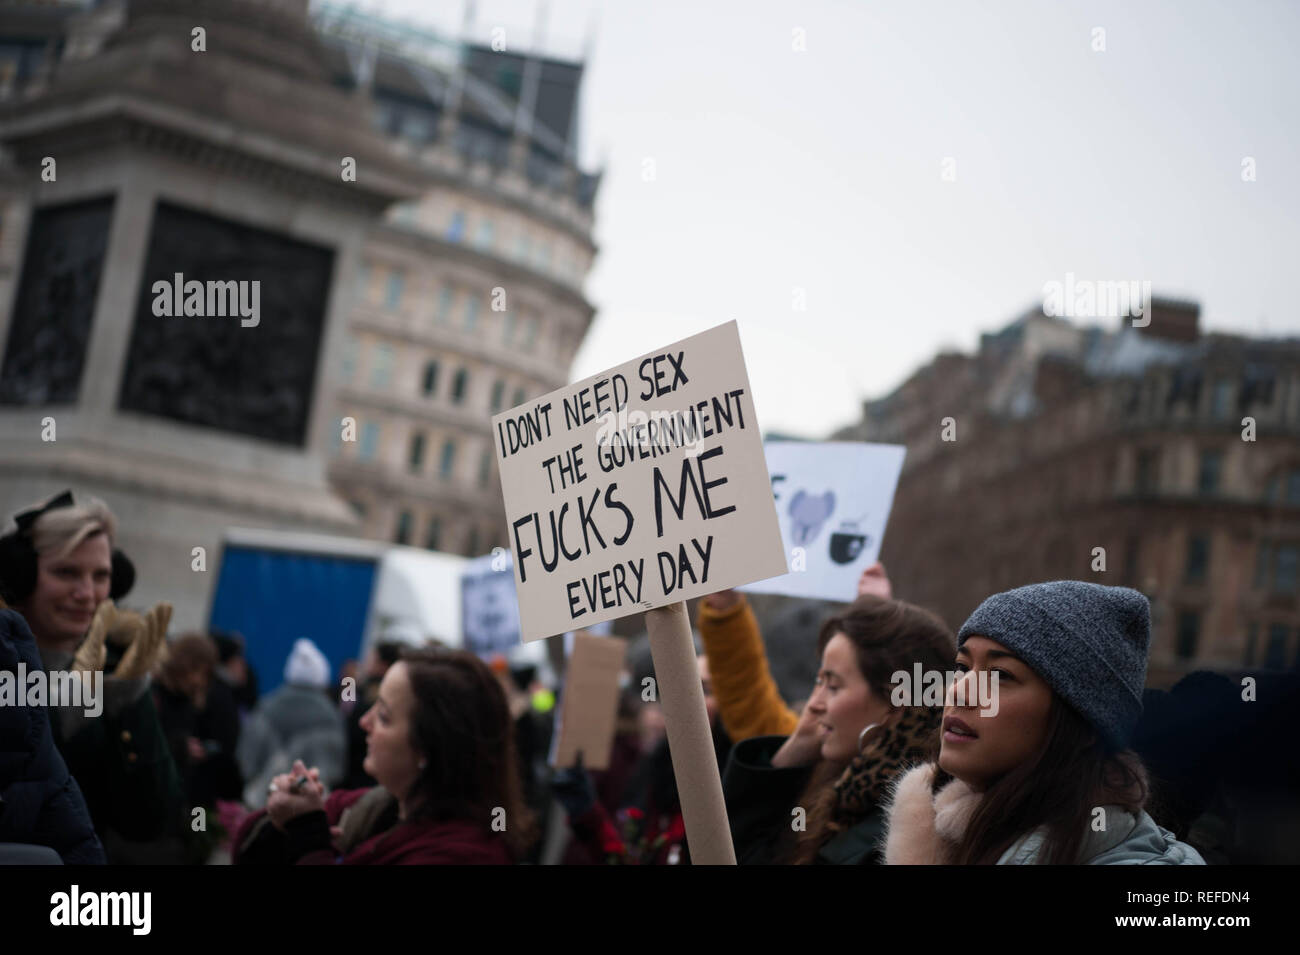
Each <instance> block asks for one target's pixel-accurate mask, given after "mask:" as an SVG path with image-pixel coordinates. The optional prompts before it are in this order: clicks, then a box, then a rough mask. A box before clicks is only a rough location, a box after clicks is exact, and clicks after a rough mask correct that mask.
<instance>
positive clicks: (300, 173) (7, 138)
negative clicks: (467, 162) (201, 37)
mask: <svg viewBox="0 0 1300 955" xmlns="http://www.w3.org/2000/svg"><path fill="white" fill-rule="evenodd" d="M0 141H4V142H6V143H7V144H9V145H11V146H12V147H13V148H14V151H15V153H16V154H17V155H18V158H19V161H20V162H23V161H26V162H35V161H38V160H39V157H41V156H42V155H49V154H51V151H52V147H53V146H54V144H58V147H57V152H56V153H55V154H58V155H68V154H70V153H81V152H88V151H92V150H97V149H103V148H104V147H105V146H108V145H113V144H127V143H136V144H147V145H149V146H151V147H153V148H156V149H161V150H163V151H165V152H168V153H171V154H173V155H175V156H177V157H180V158H184V159H185V160H187V161H190V162H197V163H200V164H206V165H212V166H217V167H227V168H229V167H230V166H234V167H235V168H237V169H239V172H240V173H241V175H243V176H244V177H247V178H260V179H262V180H264V181H266V182H269V183H271V184H273V185H276V186H278V187H279V188H286V189H292V188H295V187H296V188H298V189H309V190H311V191H318V190H320V189H324V190H326V191H327V192H328V193H329V194H330V195H331V196H332V197H333V199H334V201H335V202H339V201H343V202H347V203H362V204H365V205H367V206H369V207H371V208H382V207H384V206H387V205H388V204H390V203H391V202H394V201H397V200H401V199H405V198H410V197H412V196H414V195H418V194H419V191H420V187H419V184H418V183H416V182H415V181H414V180H412V179H410V178H406V177H403V176H401V175H400V174H394V175H388V174H386V173H384V172H383V171H375V172H373V173H370V174H367V175H362V176H358V180H357V181H356V182H344V181H343V180H342V177H341V175H340V170H341V166H340V157H338V156H334V155H328V156H327V155H323V154H322V153H321V152H319V151H316V150H312V149H308V148H304V147H302V146H301V145H297V144H293V143H288V142H285V141H283V140H277V139H276V138H275V137H273V136H270V135H268V134H266V133H263V132H260V131H257V130H253V129H243V128H240V127H237V126H235V125H234V124H231V123H223V122H220V121H212V120H209V119H206V118H204V117H202V116H199V115H197V114H194V113H191V112H189V111H187V110H182V109H179V108H176V107H174V106H170V105H167V104H162V103H151V102H148V101H146V100H144V99H142V98H141V97H139V96H138V95H137V94H135V93H122V94H109V95H106V96H102V97H96V98H95V99H92V100H90V101H88V102H85V103H77V104H67V105H62V106H54V107H50V108H45V109H40V110H23V111H20V112H19V111H14V112H11V113H10V114H9V115H8V116H5V117H3V118H0Z"/></svg>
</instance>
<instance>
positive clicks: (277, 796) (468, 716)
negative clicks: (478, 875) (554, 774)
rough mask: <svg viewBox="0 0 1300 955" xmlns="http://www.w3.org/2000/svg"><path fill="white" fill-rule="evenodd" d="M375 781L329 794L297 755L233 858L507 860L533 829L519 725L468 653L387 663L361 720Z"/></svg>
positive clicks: (416, 655)
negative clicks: (521, 771) (519, 756)
mask: <svg viewBox="0 0 1300 955" xmlns="http://www.w3.org/2000/svg"><path fill="white" fill-rule="evenodd" d="M361 727H362V729H363V730H365V733H366V758H365V764H364V765H365V770H366V772H368V773H369V774H370V775H372V776H373V777H374V778H375V779H376V780H377V781H378V782H379V785H378V786H376V787H374V788H372V789H353V790H342V791H338V792H334V793H332V794H330V795H329V796H326V794H325V789H324V786H322V785H321V783H320V782H319V779H318V774H317V773H316V771H315V770H308V769H307V768H306V767H305V766H304V765H303V764H302V763H301V762H297V763H295V764H294V767H293V772H292V773H289V774H286V775H283V776H277V777H276V778H275V780H274V781H273V782H272V783H271V795H270V798H269V799H268V800H267V805H266V809H264V810H262V811H261V812H258V813H254V814H253V815H252V816H249V817H248V819H246V820H245V821H244V823H243V824H242V825H241V826H240V827H239V831H238V832H237V833H236V835H235V840H234V845H235V859H234V861H235V863H236V864H241V863H242V864H295V863H296V864H299V865H312V864H327V865H328V864H333V863H342V864H344V865H448V864H450V865H468V864H479V865H483V864H488V865H509V864H511V863H513V862H515V861H517V860H518V859H519V858H520V857H522V855H523V854H524V852H525V851H526V850H527V848H528V846H529V844H530V843H531V842H532V839H533V835H534V824H533V818H532V814H531V813H530V812H529V810H528V809H527V808H526V806H525V804H524V801H523V798H522V795H521V788H520V783H519V776H518V769H517V766H518V763H517V761H516V756H515V744H514V724H513V723H512V721H511V719H510V712H509V709H508V707H507V706H506V700H505V695H504V693H502V691H501V686H500V684H499V683H498V682H497V680H496V677H494V676H493V675H492V672H491V671H490V670H489V669H488V668H487V667H486V666H485V665H484V664H483V663H482V662H481V661H480V660H479V659H478V657H476V656H474V655H473V654H472V653H465V652H462V651H454V652H436V651H417V652H413V653H408V654H407V655H406V656H404V657H403V658H402V659H401V660H399V661H398V662H397V663H395V664H393V665H392V666H391V667H389V669H388V672H387V673H386V674H385V675H384V679H383V682H381V683H380V685H379V698H378V700H377V701H376V702H375V705H374V706H372V707H371V708H370V710H369V711H368V712H367V713H366V715H365V716H364V717H363V718H362V720H361Z"/></svg>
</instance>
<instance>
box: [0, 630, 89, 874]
mask: <svg viewBox="0 0 1300 955" xmlns="http://www.w3.org/2000/svg"><path fill="white" fill-rule="evenodd" d="M20 661H21V662H22V663H24V664H25V665H26V672H27V673H28V674H31V673H34V672H36V671H38V670H41V669H43V668H42V666H41V658H40V655H39V654H38V653H37V651H36V641H35V640H34V639H33V637H32V632H31V630H30V629H29V628H28V626H27V621H26V620H24V619H23V618H22V616H21V615H20V614H18V613H17V612H15V611H13V610H0V673H5V674H6V676H5V677H4V679H6V680H13V681H15V683H16V682H17V677H18V664H19V662H20ZM14 689H15V690H16V696H17V698H16V700H15V702H16V703H17V704H18V705H16V706H8V705H6V706H0V843H2V842H20V843H28V844H33V845H41V846H48V847H49V848H51V849H53V850H54V851H55V852H57V853H58V854H59V856H60V857H61V858H62V859H63V861H64V862H65V863H68V864H70V865H71V864H79V865H86V864H102V863H103V862H104V848H103V846H101V845H100V843H99V839H98V837H96V835H95V829H94V827H93V826H92V825H91V823H90V813H89V812H88V811H87V810H86V801H85V800H84V799H83V798H82V796H81V790H80V789H79V788H77V783H76V780H74V779H73V778H72V777H71V776H70V775H69V774H68V767H67V765H66V764H65V763H64V762H63V757H62V756H60V755H59V751H58V750H57V749H56V748H55V746H54V737H53V736H52V735H51V732H50V720H49V716H48V714H47V713H46V712H45V707H43V706H24V705H22V704H23V703H24V702H25V690H26V688H25V687H23V686H15V687H14Z"/></svg>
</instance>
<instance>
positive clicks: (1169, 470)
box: [836, 301, 1300, 685]
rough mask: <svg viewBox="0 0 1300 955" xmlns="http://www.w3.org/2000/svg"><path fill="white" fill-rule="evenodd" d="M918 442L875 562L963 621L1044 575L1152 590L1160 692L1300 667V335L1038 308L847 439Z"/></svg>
mask: <svg viewBox="0 0 1300 955" xmlns="http://www.w3.org/2000/svg"><path fill="white" fill-rule="evenodd" d="M836 438H837V439H840V440H865V441H881V442H889V443H900V444H904V445H906V447H907V449H908V452H907V459H906V462H905V464H904V469H903V475H902V478H901V480H900V482H899V487H898V493H897V495H896V497H895V500H894V509H893V512H892V514H891V517H890V521H889V528H888V532H887V534H886V536H885V543H884V548H883V551H882V555H881V558H882V560H883V561H884V562H885V564H886V565H887V567H888V568H889V572H890V576H891V578H893V580H894V584H895V591H896V593H898V595H899V596H900V597H903V598H904V599H907V600H910V601H913V602H916V603H919V604H922V605H924V606H927V607H931V608H934V609H935V610H936V611H938V612H939V613H941V614H942V615H943V616H944V618H945V619H946V620H947V621H948V622H949V624H951V625H954V626H959V625H960V624H961V622H962V621H963V620H964V619H965V618H966V617H967V616H968V615H969V614H970V612H971V611H972V610H974V609H975V607H976V606H977V605H978V604H979V602H980V601H981V600H982V599H983V598H984V597H986V596H988V595H990V594H993V593H996V592H998V591H1001V590H1006V589H1009V588H1012V587H1016V586H1020V585H1023V584H1027V583H1033V582H1037V581H1042V580H1053V579H1059V578H1073V579H1080V580H1091V581H1095V582H1097V583H1103V584H1123V585H1127V586H1131V587H1135V588H1137V589H1139V590H1142V591H1143V592H1144V593H1146V594H1147V596H1148V597H1149V598H1150V599H1151V605H1152V616H1153V621H1152V623H1153V634H1152V648H1151V662H1150V668H1151V671H1150V681H1151V682H1152V683H1153V684H1154V685H1163V684H1167V683H1169V682H1172V681H1173V680H1175V679H1176V678H1177V677H1178V676H1179V675H1181V674H1183V673H1185V672H1187V671H1188V670H1191V669H1196V668H1213V669H1220V670H1231V669H1234V668H1246V667H1264V668H1269V669H1282V668H1291V667H1293V666H1297V665H1300V340H1297V339H1294V338H1293V339H1289V340H1264V339H1251V338H1243V337H1237V336H1228V335H1218V334H1209V335H1207V334H1203V333H1201V331H1200V329H1199V309H1198V307H1197V306H1196V305H1194V304H1189V303H1183V302H1160V301H1157V302H1155V303H1154V308H1153V312H1152V313H1151V321H1150V324H1149V326H1147V327H1146V328H1143V329H1138V328H1133V327H1126V328H1123V329H1121V330H1119V331H1113V332H1112V331H1104V330H1102V329H1100V328H1095V327H1094V328H1085V327H1080V326H1077V325H1074V324H1071V323H1069V322H1066V321H1064V320H1061V319H1056V318H1048V317H1047V316H1045V315H1043V314H1042V313H1041V312H1039V311H1034V312H1031V313H1029V314H1028V315H1026V316H1024V317H1022V318H1020V319H1019V320H1017V321H1015V322H1013V323H1012V324H1010V325H1009V326H1007V327H1006V328H1004V329H1002V330H1001V331H999V332H997V333H995V334H989V335H985V336H984V337H983V340H982V342H981V346H980V349H979V351H978V353H976V354H975V355H960V354H943V355H940V356H938V357H936V358H935V359H934V361H933V362H931V364H930V365H928V366H927V367H925V368H923V369H921V370H920V371H918V372H917V373H916V374H914V375H913V376H912V377H911V378H909V379H908V380H907V381H906V382H905V383H904V384H903V385H901V386H900V387H899V388H898V389H897V390H895V391H894V392H893V393H892V394H890V395H888V396H886V397H884V398H881V399H878V400H875V401H870V402H867V403H866V404H865V405H864V408H863V418H862V420H861V421H860V422H859V423H858V424H856V425H853V426H852V427H850V428H846V429H844V430H843V431H841V432H839V433H838V434H837V435H836Z"/></svg>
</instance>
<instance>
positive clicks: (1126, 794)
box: [934, 693, 1150, 865]
mask: <svg viewBox="0 0 1300 955" xmlns="http://www.w3.org/2000/svg"><path fill="white" fill-rule="evenodd" d="M935 763H936V772H935V780H934V791H936V792H937V791H938V790H939V789H940V788H941V787H942V786H944V785H945V784H946V783H947V782H949V781H950V780H951V779H952V778H953V777H952V776H951V775H950V774H948V773H946V772H944V771H943V770H941V769H938V766H937V764H938V744H936V747H935ZM1149 793H1150V787H1149V785H1148V782H1147V776H1146V771H1145V769H1144V768H1143V766H1142V761H1141V759H1139V758H1138V756H1137V754H1136V753H1134V752H1132V751H1131V750H1118V749H1115V748H1113V747H1112V746H1110V745H1108V744H1107V743H1106V742H1105V740H1104V739H1103V738H1102V737H1101V735H1100V734H1099V733H1097V732H1096V731H1095V730H1094V729H1093V728H1092V726H1091V725H1089V723H1088V722H1087V720H1085V719H1084V718H1083V717H1082V716H1080V715H1079V713H1078V711H1076V710H1075V709H1074V708H1073V707H1072V706H1070V705H1069V704H1068V703H1066V702H1065V701H1064V700H1063V699H1061V698H1060V697H1059V696H1057V695H1056V694H1055V693H1053V694H1052V708H1051V710H1050V711H1049V713H1048V717H1047V739H1046V741H1045V742H1044V744H1043V747H1042V749H1041V750H1039V752H1038V753H1037V754H1036V755H1035V756H1033V757H1032V758H1030V759H1027V760H1025V762H1023V763H1021V764H1020V765H1019V766H1017V767H1015V768H1014V769H1012V770H1011V771H1010V772H1008V773H1006V774H1005V775H1003V776H1001V777H1000V778H999V779H997V780H996V781H994V782H993V783H992V784H991V785H990V786H989V787H988V788H987V789H986V790H985V791H984V794H983V798H981V799H980V801H979V806H978V808H977V809H976V810H975V812H974V813H973V814H972V816H971V819H970V822H969V823H968V824H967V826H966V831H965V833H964V835H963V837H962V840H961V842H960V843H958V845H957V847H956V849H955V850H954V851H953V854H952V858H951V859H950V860H948V861H950V862H952V863H955V864H957V865H991V864H993V863H995V862H997V861H998V858H999V857H1000V856H1001V855H1002V853H1003V852H1005V851H1006V850H1007V849H1008V848H1009V847H1010V846H1011V844H1012V843H1014V842H1015V841H1016V840H1017V839H1019V838H1020V837H1021V836H1024V835H1026V834H1027V833H1029V832H1031V831H1033V830H1034V829H1038V828H1039V827H1044V828H1045V829H1046V840H1045V853H1044V855H1043V856H1042V857H1040V858H1039V859H1038V861H1039V862H1040V863H1045V864H1048V865H1071V864H1074V863H1078V862H1081V861H1084V860H1081V859H1080V858H1079V855H1080V853H1081V851H1082V849H1083V842H1084V839H1085V838H1086V837H1087V834H1088V827H1089V824H1090V822H1091V820H1092V814H1093V809H1094V808H1095V807H1097V806H1099V805H1101V804H1103V803H1114V804H1118V805H1120V806H1122V807H1124V808H1125V809H1128V810H1130V811H1132V812H1137V811H1139V810H1141V809H1142V808H1143V806H1145V804H1146V801H1147V798H1148V795H1149Z"/></svg>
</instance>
